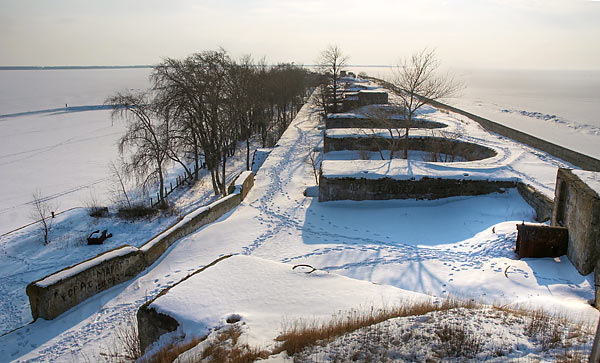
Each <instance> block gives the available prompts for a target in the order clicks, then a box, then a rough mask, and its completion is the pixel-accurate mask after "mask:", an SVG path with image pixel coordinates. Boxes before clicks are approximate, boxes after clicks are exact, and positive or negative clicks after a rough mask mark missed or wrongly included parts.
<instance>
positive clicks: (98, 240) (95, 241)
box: [87, 229, 112, 245]
mask: <svg viewBox="0 0 600 363" xmlns="http://www.w3.org/2000/svg"><path fill="white" fill-rule="evenodd" d="M106 232H108V231H107V230H106V229H105V230H104V231H102V234H101V235H100V236H98V233H100V231H99V230H97V231H94V232H92V233H90V236H89V237H88V239H87V242H88V245H101V244H102V242H104V240H106V239H107V238H110V237H112V233H109V234H108V235H107V234H106ZM94 235H96V236H94Z"/></svg>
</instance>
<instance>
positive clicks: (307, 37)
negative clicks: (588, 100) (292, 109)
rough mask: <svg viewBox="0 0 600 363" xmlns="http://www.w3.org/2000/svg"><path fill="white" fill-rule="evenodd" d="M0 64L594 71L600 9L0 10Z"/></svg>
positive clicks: (571, 5)
mask: <svg viewBox="0 0 600 363" xmlns="http://www.w3.org/2000/svg"><path fill="white" fill-rule="evenodd" d="M0 9H2V12H1V13H0V47H1V49H3V50H8V51H3V52H1V53H0V66H5V67H6V66H69V65H73V66H98V65H115V66H117V65H118V66H128V65H153V64H157V63H159V62H160V61H161V59H163V58H164V57H173V58H181V57H185V56H187V55H189V54H192V53H195V52H198V51H202V50H206V49H217V48H219V47H223V48H224V49H225V50H227V51H228V52H229V53H230V54H231V55H232V56H233V57H239V56H241V55H244V54H251V55H253V56H254V57H255V58H261V57H263V56H264V57H266V59H267V61H268V62H269V63H279V62H296V63H299V64H314V63H315V61H316V59H317V58H318V54H319V52H320V51H321V50H322V49H324V48H325V47H327V46H328V45H329V44H337V45H338V46H340V48H341V49H342V51H343V52H344V53H345V54H347V55H348V56H350V60H349V63H350V64H353V65H394V64H397V63H398V60H399V59H401V58H405V57H407V56H410V55H411V54H413V53H415V52H417V51H419V50H421V49H423V48H425V47H428V48H434V49H436V51H437V55H438V57H439V59H440V60H441V61H442V64H443V65H444V66H445V67H449V68H468V69H473V68H481V69H524V70H542V69H544V70H600V46H598V45H597V44H598V42H597V39H598V38H600V22H598V19H600V2H599V1H591V0H587V1H584V0H545V1H542V0H531V1H518V0H462V1H458V0H454V1H451V0H423V1H419V2H414V1H393V0H373V1H371V2H369V4H364V3H362V2H360V1H357V0H353V1H339V0H335V1H328V2H320V1H317V0H304V1H299V0H290V1H274V0H257V1H251V2H250V1H241V0H228V1H214V0H206V1H193V0H181V1H177V2H173V3H165V2H162V1H159V0H149V1H144V2H140V1H134V0H125V1H116V0H106V1H102V2H91V3H90V2H80V1H76V0H57V1H53V2H37V1H33V0H0Z"/></svg>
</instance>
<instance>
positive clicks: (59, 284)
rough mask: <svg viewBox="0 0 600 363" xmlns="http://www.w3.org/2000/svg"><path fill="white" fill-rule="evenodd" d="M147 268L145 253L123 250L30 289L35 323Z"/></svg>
mask: <svg viewBox="0 0 600 363" xmlns="http://www.w3.org/2000/svg"><path fill="white" fill-rule="evenodd" d="M145 268H146V264H145V263H144V257H143V255H142V252H141V251H139V250H138V249H137V248H135V247H132V246H127V245H125V246H121V247H117V248H115V249H114V250H111V251H107V252H105V253H102V254H100V255H98V256H96V257H93V258H91V259H89V260H86V261H84V262H81V263H79V264H77V265H74V266H71V267H67V268H65V269H62V270H60V271H58V272H55V273H53V274H51V275H48V276H46V277H44V278H42V279H40V280H37V281H34V282H32V283H30V284H29V285H27V289H26V292H27V295H28V296H29V303H30V307H31V315H32V316H33V318H34V319H37V318H44V319H54V318H55V317H57V316H58V315H60V314H62V313H63V312H65V311H67V310H68V309H70V308H71V307H73V306H75V305H77V304H79V303H80V302H81V301H83V300H85V299H87V298H88V297H90V296H94V295H95V294H97V293H99V292H101V291H104V290H106V289H108V288H110V287H113V286H115V285H117V284H119V283H121V282H123V281H127V280H129V279H131V278H133V277H134V276H136V275H137V274H138V273H140V272H141V271H143V270H144V269H145Z"/></svg>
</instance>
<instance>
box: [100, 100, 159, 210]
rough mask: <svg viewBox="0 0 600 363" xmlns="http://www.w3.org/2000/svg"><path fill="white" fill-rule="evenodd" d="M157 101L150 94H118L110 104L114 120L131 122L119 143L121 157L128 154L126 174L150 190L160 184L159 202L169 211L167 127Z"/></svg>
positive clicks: (128, 123) (107, 101) (108, 101)
mask: <svg viewBox="0 0 600 363" xmlns="http://www.w3.org/2000/svg"><path fill="white" fill-rule="evenodd" d="M152 102H153V100H152V99H151V97H150V96H149V95H148V94H146V93H139V94H133V93H126V94H121V93H118V94H116V95H115V96H112V97H109V98H108V99H107V100H106V103H107V104H110V105H113V112H112V117H113V118H120V119H124V120H126V121H127V131H126V132H125V135H123V136H122V137H121V139H120V140H119V143H118V146H119V153H120V154H121V156H123V155H125V154H126V152H127V155H128V159H129V160H125V168H124V171H125V172H126V173H127V174H131V175H135V176H136V178H137V179H138V183H139V184H140V185H141V186H142V187H143V188H144V189H146V188H147V187H148V186H149V185H150V184H152V183H158V187H159V192H158V195H159V202H160V204H161V206H162V207H166V205H167V203H166V200H165V190H164V189H165V188H164V186H165V163H166V161H167V151H166V149H167V148H166V145H167V140H166V135H165V132H163V127H164V123H161V121H160V120H159V119H158V117H157V112H156V109H155V107H154V105H153V103H152Z"/></svg>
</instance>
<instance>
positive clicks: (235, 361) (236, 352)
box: [190, 325, 270, 363]
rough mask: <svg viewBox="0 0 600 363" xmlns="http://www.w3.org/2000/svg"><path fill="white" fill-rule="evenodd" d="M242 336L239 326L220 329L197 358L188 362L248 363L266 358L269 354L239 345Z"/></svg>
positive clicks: (245, 345) (246, 345)
mask: <svg viewBox="0 0 600 363" xmlns="http://www.w3.org/2000/svg"><path fill="white" fill-rule="evenodd" d="M241 335H242V330H241V328H240V325H230V326H228V327H226V328H222V329H221V331H219V333H218V334H217V336H216V338H215V339H214V340H213V341H212V342H210V343H209V344H208V345H207V346H206V347H205V348H204V350H203V351H202V354H201V355H200V356H199V357H198V356H196V357H193V358H191V360H190V362H198V361H210V362H215V363H226V362H231V363H250V362H254V361H255V360H257V359H260V358H267V357H268V356H269V355H270V353H269V352H267V351H264V350H261V349H259V348H254V347H250V346H249V345H248V344H240V342H239V338H240V336H241Z"/></svg>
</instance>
